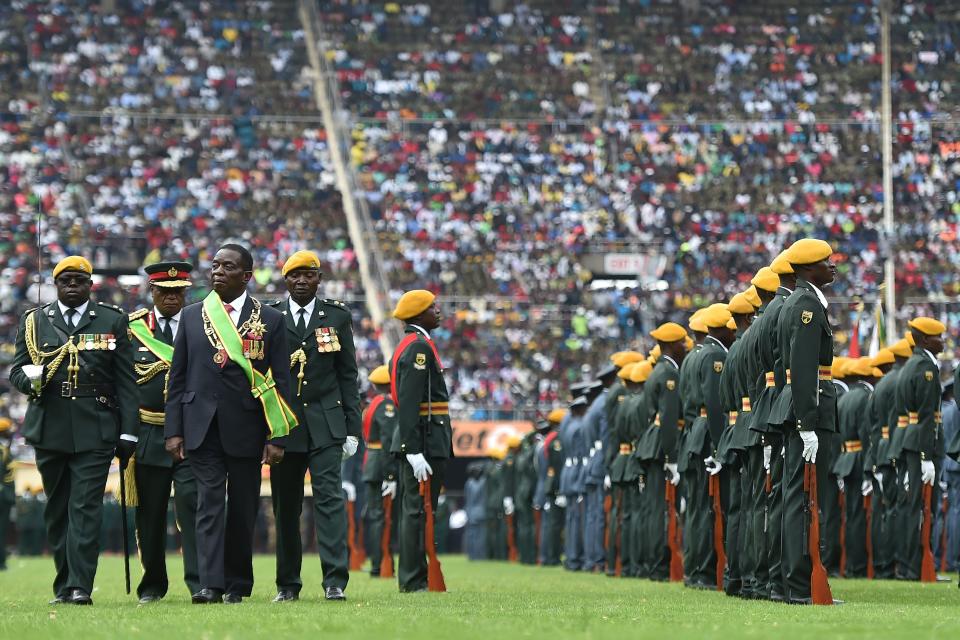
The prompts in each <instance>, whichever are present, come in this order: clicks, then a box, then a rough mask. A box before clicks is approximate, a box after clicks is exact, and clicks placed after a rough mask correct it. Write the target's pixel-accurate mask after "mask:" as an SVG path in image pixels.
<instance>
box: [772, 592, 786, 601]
mask: <svg viewBox="0 0 960 640" xmlns="http://www.w3.org/2000/svg"><path fill="white" fill-rule="evenodd" d="M783 600H784V598H783V594H782V593H780V592H779V591H771V592H770V602H783Z"/></svg>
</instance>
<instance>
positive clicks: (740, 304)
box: [727, 293, 756, 316]
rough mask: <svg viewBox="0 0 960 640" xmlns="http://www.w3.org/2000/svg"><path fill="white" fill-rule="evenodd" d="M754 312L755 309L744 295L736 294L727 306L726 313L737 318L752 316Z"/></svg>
mask: <svg viewBox="0 0 960 640" xmlns="http://www.w3.org/2000/svg"><path fill="white" fill-rule="evenodd" d="M755 310H756V308H755V307H754V306H753V304H751V302H750V300H749V299H748V298H747V294H745V293H738V294H737V295H735V296H733V297H732V298H731V299H730V302H729V303H728V304H727V311H729V312H730V313H733V314H736V315H738V316H743V315H752V314H753V312H754V311H755Z"/></svg>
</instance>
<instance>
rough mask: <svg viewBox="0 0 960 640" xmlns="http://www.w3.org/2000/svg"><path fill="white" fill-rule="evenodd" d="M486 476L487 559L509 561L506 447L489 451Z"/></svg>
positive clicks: (497, 447) (493, 448) (492, 448)
mask: <svg viewBox="0 0 960 640" xmlns="http://www.w3.org/2000/svg"><path fill="white" fill-rule="evenodd" d="M487 457H488V459H487V463H486V465H485V466H484V470H483V472H484V475H486V477H487V480H486V483H485V485H484V489H485V491H484V502H485V503H486V513H487V517H486V521H485V522H486V526H487V557H488V558H489V559H490V560H506V559H507V522H506V513H505V511H504V508H503V500H504V498H505V497H506V472H507V468H506V457H507V450H506V448H504V447H500V446H493V447H491V448H490V449H489V450H488V451H487Z"/></svg>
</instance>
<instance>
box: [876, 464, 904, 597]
mask: <svg viewBox="0 0 960 640" xmlns="http://www.w3.org/2000/svg"><path fill="white" fill-rule="evenodd" d="M877 472H879V473H880V476H881V479H882V482H878V481H877V479H876V477H874V480H873V501H872V502H873V518H872V520H871V523H870V524H871V531H870V533H871V535H872V537H873V577H874V578H876V579H878V580H879V579H882V580H890V579H893V577H894V566H895V557H896V526H895V518H896V501H897V486H898V485H897V470H896V469H895V468H894V467H893V466H892V465H889V464H885V465H883V466H879V467H877Z"/></svg>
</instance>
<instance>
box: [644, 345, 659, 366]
mask: <svg viewBox="0 0 960 640" xmlns="http://www.w3.org/2000/svg"><path fill="white" fill-rule="evenodd" d="M660 353H661V351H660V345H656V346H655V347H654V348H653V349H650V353H649V354H648V355H647V362H649V363H651V364H652V363H654V362H656V361H657V360H659V359H660Z"/></svg>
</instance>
